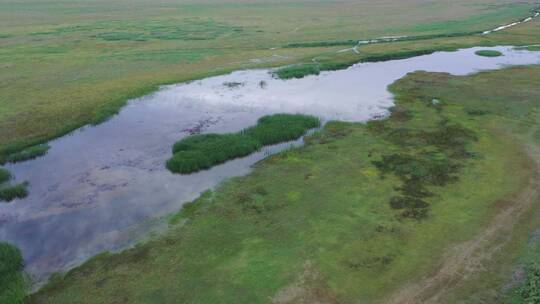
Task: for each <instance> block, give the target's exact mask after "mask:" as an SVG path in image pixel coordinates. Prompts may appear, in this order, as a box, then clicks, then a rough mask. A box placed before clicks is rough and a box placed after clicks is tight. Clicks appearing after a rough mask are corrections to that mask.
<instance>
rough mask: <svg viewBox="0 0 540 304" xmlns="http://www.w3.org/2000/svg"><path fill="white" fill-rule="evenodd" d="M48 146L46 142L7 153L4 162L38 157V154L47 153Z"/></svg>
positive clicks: (15, 161)
mask: <svg viewBox="0 0 540 304" xmlns="http://www.w3.org/2000/svg"><path fill="white" fill-rule="evenodd" d="M49 148H50V147H49V145H47V144H41V145H36V146H32V147H29V148H26V149H24V150H22V151H19V152H16V153H13V154H10V155H8V156H7V157H6V162H9V163H17V162H22V161H26V160H30V159H34V158H38V157H40V156H43V155H45V154H47V151H49Z"/></svg>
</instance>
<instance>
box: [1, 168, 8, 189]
mask: <svg viewBox="0 0 540 304" xmlns="http://www.w3.org/2000/svg"><path fill="white" fill-rule="evenodd" d="M10 179H11V173H10V172H9V171H8V170H6V169H4V168H0V185H1V184H3V183H5V182H8V181H9V180H10Z"/></svg>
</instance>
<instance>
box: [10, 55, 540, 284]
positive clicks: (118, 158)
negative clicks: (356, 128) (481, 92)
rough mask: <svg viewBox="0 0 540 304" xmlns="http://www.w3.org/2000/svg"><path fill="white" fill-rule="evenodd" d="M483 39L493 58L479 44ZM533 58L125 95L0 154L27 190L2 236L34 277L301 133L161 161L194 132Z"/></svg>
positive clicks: (380, 105) (535, 59)
mask: <svg viewBox="0 0 540 304" xmlns="http://www.w3.org/2000/svg"><path fill="white" fill-rule="evenodd" d="M480 49H493V50H498V51H500V52H502V53H503V55H504V56H500V57H489V58H488V57H481V56H477V55H475V51H477V50H480ZM529 64H540V52H529V51H525V50H517V49H514V48H513V47H507V46H500V47H493V48H470V49H462V50H458V51H455V52H438V53H434V54H431V55H425V56H419V57H414V58H410V59H404V60H394V61H386V62H377V63H360V64H356V65H354V66H352V67H350V68H348V69H345V70H340V71H332V72H323V73H321V74H320V75H318V76H307V77H305V78H302V79H291V80H280V79H275V78H273V77H272V75H271V71H270V70H245V71H238V72H233V73H231V74H227V75H223V76H217V77H211V78H206V79H202V80H199V81H193V82H189V83H183V84H177V85H169V86H163V87H162V88H161V89H160V90H159V91H157V92H155V93H153V94H150V95H147V96H143V97H141V98H137V99H133V100H130V101H129V103H128V104H127V105H126V106H125V107H124V108H123V109H122V110H121V111H120V113H119V114H118V115H116V116H114V117H112V118H111V119H110V120H108V121H106V122H104V123H102V124H99V125H97V126H86V127H83V128H81V129H78V130H76V131H74V132H72V133H71V134H69V135H66V136H63V137H61V138H58V139H56V140H53V141H51V142H50V143H49V145H50V147H51V148H50V150H49V152H48V154H47V155H45V156H43V157H41V158H38V159H34V160H30V161H27V162H22V163H16V164H10V165H7V166H6V168H7V169H8V170H10V171H11V172H12V173H13V175H14V176H15V177H16V179H17V181H28V182H29V183H30V186H29V192H30V194H29V196H28V197H27V198H25V199H21V200H16V201H13V202H11V203H6V204H0V239H1V240H5V241H8V242H11V243H13V244H15V245H17V246H18V247H19V248H20V249H21V250H22V252H23V255H24V258H25V262H26V270H27V271H28V272H29V273H30V274H31V275H32V276H34V278H35V280H36V281H42V280H43V279H45V278H46V277H47V276H48V275H49V274H51V273H52V272H55V271H63V270H66V269H68V268H70V267H73V266H76V265H77V264H80V263H81V262H83V261H84V260H86V259H88V258H89V257H91V256H93V255H95V254H97V253H99V252H102V251H106V250H110V251H115V250H120V249H122V248H126V247H127V246H130V245H133V244H134V243H135V242H137V241H138V240H140V239H141V236H143V235H147V234H148V232H149V231H151V230H152V229H157V228H156V227H159V226H160V225H159V223H161V226H166V224H164V223H166V221H165V220H164V219H165V218H166V216H167V215H168V214H170V213H171V212H175V211H178V210H179V209H180V208H181V207H182V205H183V204H184V203H186V202H188V201H192V200H193V199H195V198H196V197H197V196H199V194H200V193H201V192H202V191H205V190H207V189H211V188H213V187H216V186H217V185H218V184H219V183H220V182H221V181H223V180H224V179H227V178H230V177H233V176H239V175H245V174H247V173H249V172H250V168H251V166H252V165H253V164H254V163H256V162H257V161H259V160H261V159H263V158H264V157H265V156H267V155H269V154H272V153H276V152H278V151H280V150H283V149H285V148H288V147H290V146H291V145H298V144H301V142H302V141H301V140H298V141H296V142H293V143H290V142H289V143H285V144H280V145H276V146H270V147H265V148H263V149H262V150H260V151H259V152H256V153H254V154H252V155H250V156H248V157H245V158H239V159H235V160H232V161H229V162H226V163H224V164H221V165H218V166H216V167H214V168H212V169H210V170H206V171H202V172H198V173H194V174H190V175H178V174H172V173H170V172H169V171H168V170H167V169H166V168H165V161H166V160H167V159H168V158H170V156H171V154H172V152H171V147H172V145H173V144H174V142H176V141H177V140H179V139H181V138H183V137H185V136H189V135H190V134H196V133H211V132H214V133H223V132H236V131H239V130H241V129H243V128H246V127H249V126H252V125H254V124H255V123H256V121H257V119H258V118H260V117H261V116H263V115H267V114H274V113H303V114H311V115H315V116H318V117H320V118H321V120H322V121H323V122H324V121H328V120H343V121H354V122H365V121H368V120H370V119H380V118H383V117H384V116H386V115H388V108H389V107H391V106H392V105H393V98H392V95H391V94H390V93H389V92H388V90H387V86H388V85H390V84H391V83H393V82H394V81H396V80H397V79H399V78H401V77H403V76H405V75H406V74H407V73H409V72H413V71H416V70H425V71H433V72H447V73H451V74H456V75H465V74H470V73H474V72H478V71H480V70H492V69H499V68H502V67H505V66H509V65H529Z"/></svg>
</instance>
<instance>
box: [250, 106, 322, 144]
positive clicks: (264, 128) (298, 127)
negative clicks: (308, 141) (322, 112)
mask: <svg viewBox="0 0 540 304" xmlns="http://www.w3.org/2000/svg"><path fill="white" fill-rule="evenodd" d="M320 124H321V122H320V120H319V119H318V118H317V117H314V116H309V115H301V114H275V115H270V116H264V117H261V118H260V119H259V120H258V121H257V125H255V126H253V127H251V128H247V129H245V130H244V131H242V133H243V134H245V135H247V136H249V137H251V138H254V139H256V140H257V141H259V142H260V143H261V144H262V145H273V144H277V143H280V142H285V141H290V140H294V139H297V138H299V137H300V136H302V135H304V133H306V131H307V130H309V129H313V128H317V127H319V126H320Z"/></svg>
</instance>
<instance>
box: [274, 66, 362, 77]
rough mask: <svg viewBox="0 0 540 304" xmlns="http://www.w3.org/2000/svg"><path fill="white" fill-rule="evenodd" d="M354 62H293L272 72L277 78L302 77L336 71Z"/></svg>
mask: <svg viewBox="0 0 540 304" xmlns="http://www.w3.org/2000/svg"><path fill="white" fill-rule="evenodd" d="M352 64H354V62H322V63H304V64H295V65H290V66H286V67H282V68H279V69H277V70H275V71H274V72H273V73H272V74H273V75H274V77H277V78H279V79H291V78H304V77H305V76H308V75H319V74H320V73H321V72H323V71H337V70H343V69H346V68H348V67H350V66H351V65H352Z"/></svg>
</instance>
